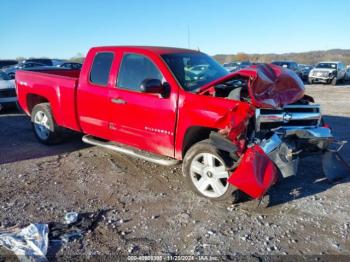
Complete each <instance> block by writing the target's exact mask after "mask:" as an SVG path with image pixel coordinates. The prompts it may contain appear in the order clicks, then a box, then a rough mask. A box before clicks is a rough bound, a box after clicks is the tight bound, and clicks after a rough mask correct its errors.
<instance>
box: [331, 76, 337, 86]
mask: <svg viewBox="0 0 350 262" xmlns="http://www.w3.org/2000/svg"><path fill="white" fill-rule="evenodd" d="M337 82H338V79H337V78H336V77H334V78H333V79H332V81H331V85H332V86H335V85H337Z"/></svg>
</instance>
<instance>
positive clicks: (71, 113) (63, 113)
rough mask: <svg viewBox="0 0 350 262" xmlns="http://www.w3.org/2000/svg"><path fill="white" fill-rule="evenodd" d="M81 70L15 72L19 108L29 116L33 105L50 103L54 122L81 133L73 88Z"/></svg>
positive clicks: (76, 83) (75, 86)
mask: <svg viewBox="0 0 350 262" xmlns="http://www.w3.org/2000/svg"><path fill="white" fill-rule="evenodd" d="M79 74H80V70H66V69H42V70H36V71H21V70H19V71H17V72H16V90H17V95H18V101H19V104H20V106H21V107H22V109H23V110H24V111H25V112H26V113H27V114H28V115H30V113H31V110H32V109H33V106H34V105H35V104H36V103H37V101H40V102H50V104H51V108H52V112H53V115H54V117H55V120H56V123H57V124H58V125H60V126H62V127H66V128H70V129H73V130H76V131H80V127H79V123H78V120H77V114H76V107H75V106H76V88H77V86H78V80H79Z"/></svg>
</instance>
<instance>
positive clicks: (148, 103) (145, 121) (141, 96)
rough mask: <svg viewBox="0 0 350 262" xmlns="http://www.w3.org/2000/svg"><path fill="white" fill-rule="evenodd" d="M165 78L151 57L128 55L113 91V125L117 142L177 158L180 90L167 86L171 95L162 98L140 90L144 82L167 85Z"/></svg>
mask: <svg viewBox="0 0 350 262" xmlns="http://www.w3.org/2000/svg"><path fill="white" fill-rule="evenodd" d="M158 63H160V62H159V61H158ZM163 75H164V74H163V73H162V72H161V70H160V69H159V67H158V65H157V64H156V63H155V61H154V60H152V59H151V58H150V57H147V56H146V55H142V54H134V53H125V54H124V55H123V58H122V61H121V64H120V67H119V72H118V76H117V81H116V86H115V88H114V89H112V90H111V92H110V103H111V104H110V110H111V124H110V126H111V127H113V131H112V132H113V137H114V139H113V140H115V141H119V142H121V143H125V144H128V145H131V146H134V147H137V148H140V149H143V150H146V151H150V152H153V153H157V154H161V155H166V156H170V157H174V133H175V124H176V108H177V91H176V90H171V87H170V86H168V87H169V89H170V94H169V95H168V96H166V97H162V96H160V95H159V94H150V93H143V92H141V90H140V85H141V83H142V82H143V81H144V80H145V79H159V80H161V81H162V82H163V83H164V85H167V81H166V79H165V78H164V77H163Z"/></svg>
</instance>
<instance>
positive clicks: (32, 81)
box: [16, 46, 333, 201]
mask: <svg viewBox="0 0 350 262" xmlns="http://www.w3.org/2000/svg"><path fill="white" fill-rule="evenodd" d="M196 65H198V66H203V65H206V66H205V67H206V68H207V69H206V70H205V72H204V73H203V74H201V75H200V77H198V76H197V77H192V76H193V75H195V74H194V73H193V72H191V71H189V70H188V68H193V67H195V66H196ZM16 86H17V93H18V99H19V103H20V105H21V107H22V108H23V110H24V111H25V113H26V114H28V115H29V116H30V117H31V120H32V122H33V131H34V134H35V135H36V137H37V138H38V140H39V141H40V142H41V143H43V144H47V145H50V144H55V143H59V142H61V141H62V139H63V137H62V129H63V128H69V129H72V130H75V131H78V132H82V133H84V134H86V135H85V136H84V137H83V141H84V142H86V143H88V144H92V145H96V146H101V147H104V148H107V149H110V150H113V151H117V152H120V153H124V154H128V155H131V156H134V157H138V158H141V159H144V160H147V161H151V162H153V163H157V164H161V165H165V166H171V165H176V164H178V163H180V161H183V163H182V167H183V169H182V170H183V173H184V175H185V177H186V180H187V182H188V183H189V185H190V187H191V188H193V190H194V191H195V192H197V193H198V194H200V195H202V196H204V197H207V198H209V199H212V200H223V199H227V198H230V199H231V198H232V197H233V198H234V199H233V201H237V199H238V196H239V190H241V191H243V192H245V193H246V194H248V195H249V196H251V197H253V198H261V197H262V196H263V195H264V194H265V193H266V192H267V190H268V189H269V188H270V187H271V186H272V185H273V184H274V183H275V182H276V180H277V177H278V176H279V175H280V174H281V175H282V176H283V177H288V176H292V175H295V174H296V170H297V167H298V163H299V158H301V157H303V156H307V155H310V154H312V153H316V154H318V153H323V152H325V151H326V149H327V147H328V146H329V144H330V143H331V142H332V141H333V137H332V134H331V130H330V128H329V127H328V126H327V125H325V124H323V121H322V116H321V111H320V106H319V105H317V104H314V102H313V99H312V98H311V97H309V96H307V95H305V94H304V86H303V84H302V82H301V81H300V79H298V78H297V76H296V75H295V74H294V73H291V72H290V70H285V69H283V68H281V67H278V66H274V65H258V66H254V67H249V68H245V69H242V70H240V71H238V72H235V73H231V74H230V73H228V72H227V71H226V70H225V69H224V68H223V67H222V66H220V65H219V64H218V63H217V62H216V61H215V60H214V59H212V58H211V57H210V56H208V55H206V54H204V53H201V52H199V51H194V50H187V49H179V48H167V47H140V46H138V47H134V46H122V47H113V46H110V47H96V48H92V49H90V51H89V52H88V54H87V57H86V59H85V61H84V64H83V67H82V70H57V69H56V70H52V71H47V72H46V73H44V72H30V71H22V70H20V71H18V72H17V74H16ZM262 94H263V95H262ZM111 141H113V142H111ZM114 142H117V143H114ZM123 145H126V147H125V146H123ZM133 148H134V149H135V150H134V149H133ZM140 150H143V151H144V152H143V153H142V151H140ZM327 153H330V154H331V152H327ZM326 161H328V159H326Z"/></svg>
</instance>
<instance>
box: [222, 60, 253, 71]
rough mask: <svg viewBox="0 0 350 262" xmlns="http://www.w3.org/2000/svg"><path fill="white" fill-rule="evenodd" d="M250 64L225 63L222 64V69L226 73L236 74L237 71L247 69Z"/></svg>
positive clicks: (242, 62)
mask: <svg viewBox="0 0 350 262" xmlns="http://www.w3.org/2000/svg"><path fill="white" fill-rule="evenodd" d="M251 65H252V63H251V62H250V61H235V62H231V63H225V64H223V67H224V68H225V69H226V70H227V71H228V72H231V73H232V72H236V71H238V70H241V69H244V68H247V67H249V66H251Z"/></svg>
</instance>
